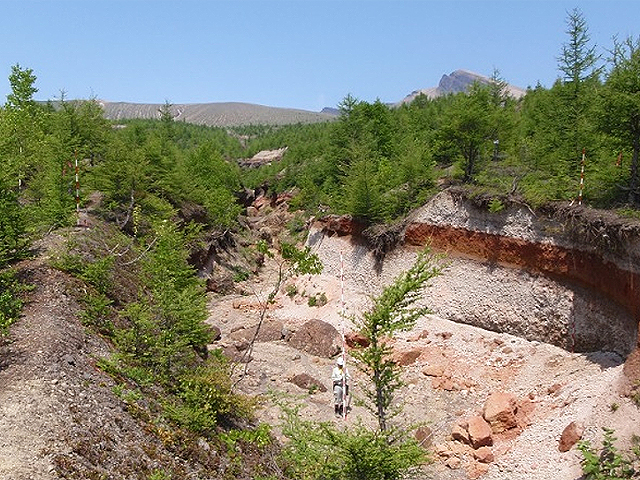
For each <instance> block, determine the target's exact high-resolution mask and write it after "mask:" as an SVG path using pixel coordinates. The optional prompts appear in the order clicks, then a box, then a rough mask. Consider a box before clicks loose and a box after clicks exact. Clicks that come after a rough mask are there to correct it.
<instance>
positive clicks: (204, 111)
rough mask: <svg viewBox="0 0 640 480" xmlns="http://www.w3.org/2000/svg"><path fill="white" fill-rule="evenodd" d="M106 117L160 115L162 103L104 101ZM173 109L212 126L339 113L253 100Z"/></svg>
mask: <svg viewBox="0 0 640 480" xmlns="http://www.w3.org/2000/svg"><path fill="white" fill-rule="evenodd" d="M100 104H101V105H102V107H103V108H104V112H105V116H106V118H108V119H110V120H122V119H132V118H153V119H158V118H160V110H161V109H162V108H163V105H162V104H149V103H146V104H142V103H127V102H106V101H101V102H100ZM171 112H172V114H173V116H174V119H175V120H176V121H182V122H187V123H195V124H199V125H208V126H212V127H233V126H240V125H289V124H297V123H316V122H326V121H329V120H333V119H334V118H335V115H333V114H331V113H323V112H310V111H307V110H297V109H293V108H278V107H267V106H264V105H255V104H250V103H238V102H221V103H191V104H175V105H172V106H171Z"/></svg>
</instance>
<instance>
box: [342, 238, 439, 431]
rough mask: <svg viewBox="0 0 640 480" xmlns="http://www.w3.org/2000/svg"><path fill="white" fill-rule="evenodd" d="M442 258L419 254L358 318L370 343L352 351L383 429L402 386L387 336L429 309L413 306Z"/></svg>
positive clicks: (361, 329) (359, 324) (360, 326)
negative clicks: (367, 382)
mask: <svg viewBox="0 0 640 480" xmlns="http://www.w3.org/2000/svg"><path fill="white" fill-rule="evenodd" d="M442 268H443V266H442V264H441V258H440V257H439V256H436V255H434V254H432V253H431V252H430V251H429V249H426V250H424V251H423V252H421V253H420V254H419V255H418V258H417V259H416V261H415V263H414V265H413V266H412V267H411V268H410V269H409V270H407V271H406V272H404V273H403V274H401V275H400V276H398V277H397V278H396V279H395V281H394V282H393V283H392V284H391V285H389V286H388V287H386V288H385V289H384V290H383V291H382V293H381V294H380V295H379V296H377V297H375V298H374V299H373V306H372V307H371V308H370V309H369V310H368V311H366V312H364V313H363V314H362V318H359V319H356V326H357V328H358V329H359V331H360V333H361V334H362V335H364V337H365V338H366V339H367V340H368V346H366V347H363V348H361V349H356V350H354V351H353V352H352V355H353V356H354V358H356V359H357V360H358V361H359V362H358V363H357V365H358V368H360V369H361V370H362V371H363V372H364V373H365V375H366V376H367V377H368V378H369V380H370V381H371V384H372V385H371V387H370V388H368V389H366V390H365V395H366V396H367V398H368V399H369V400H370V401H371V409H372V411H373V413H374V414H375V415H376V417H377V419H378V424H379V427H380V430H381V431H386V430H387V428H388V424H387V422H388V420H389V418H390V417H391V416H393V412H392V411H391V407H392V403H393V401H394V394H395V392H396V391H397V390H398V389H399V388H400V387H401V386H402V381H401V379H400V376H401V368H400V367H399V366H398V365H397V363H396V362H395V361H394V360H392V358H391V353H392V347H391V346H390V344H389V342H388V341H386V340H387V339H388V338H391V337H393V335H394V334H395V333H397V332H400V331H404V330H408V329H410V328H412V327H413V325H414V324H415V322H416V320H417V319H418V318H419V317H421V316H422V315H424V314H425V313H427V312H428V308H427V307H426V306H414V304H415V303H416V302H417V301H418V300H419V299H420V297H421V294H422V291H423V289H424V288H425V287H426V284H427V282H428V281H429V280H430V279H432V278H434V277H436V276H438V275H439V274H440V273H441V271H442Z"/></svg>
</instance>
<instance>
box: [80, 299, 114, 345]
mask: <svg viewBox="0 0 640 480" xmlns="http://www.w3.org/2000/svg"><path fill="white" fill-rule="evenodd" d="M82 303H83V304H84V309H83V310H82V312H80V320H81V321H82V323H83V325H86V326H91V327H95V328H96V329H97V331H98V332H99V333H102V334H104V335H109V336H111V335H113V333H114V326H113V322H112V321H111V308H110V307H111V304H112V303H113V302H112V301H111V300H110V299H109V298H108V297H107V296H106V295H104V294H103V293H98V294H89V295H87V296H85V297H82Z"/></svg>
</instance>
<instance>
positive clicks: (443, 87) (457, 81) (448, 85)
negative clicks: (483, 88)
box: [401, 70, 526, 103]
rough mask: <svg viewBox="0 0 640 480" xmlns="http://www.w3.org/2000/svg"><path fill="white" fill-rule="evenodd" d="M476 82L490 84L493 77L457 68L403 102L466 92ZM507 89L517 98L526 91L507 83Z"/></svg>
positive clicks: (411, 94) (407, 97) (414, 92)
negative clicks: (422, 97) (418, 97)
mask: <svg viewBox="0 0 640 480" xmlns="http://www.w3.org/2000/svg"><path fill="white" fill-rule="evenodd" d="M475 82H480V83H484V84H489V83H490V82H491V79H490V78H489V77H486V76H484V75H480V74H479V73H475V72H471V71H469V70H455V71H454V72H451V73H450V74H449V75H446V74H445V75H442V78H441V79H440V82H439V83H438V86H437V87H431V88H423V89H420V90H415V91H413V92H411V93H410V94H409V95H407V96H406V97H405V98H404V99H403V100H402V102H401V103H411V102H412V101H413V100H414V99H415V98H416V97H417V96H418V95H426V96H427V97H428V98H437V97H441V96H443V95H448V94H450V93H460V92H466V91H467V90H468V89H469V87H470V86H471V85H473V84H474V83H475ZM507 90H508V92H509V94H510V95H511V96H513V97H515V98H520V97H522V96H524V94H525V93H526V91H525V90H524V89H522V88H520V87H516V86H515V85H511V84H508V85H507Z"/></svg>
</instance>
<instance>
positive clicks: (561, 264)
mask: <svg viewBox="0 0 640 480" xmlns="http://www.w3.org/2000/svg"><path fill="white" fill-rule="evenodd" d="M405 241H406V242H407V243H408V244H409V245H417V246H423V245H426V244H427V243H430V244H431V246H432V247H433V248H434V249H438V250H443V251H446V252H451V254H453V255H458V256H464V257H466V258H470V259H474V260H477V261H482V262H489V263H496V264H501V265H504V266H508V267H512V268H520V269H524V270H526V271H528V272H534V273H543V274H545V275H548V276H550V277H551V278H554V279H557V280H558V281H561V282H570V283H577V284H578V285H582V286H584V287H587V288H592V289H594V290H595V291H597V292H600V293H603V294H604V295H606V296H607V297H609V298H611V299H612V300H614V301H616V302H618V303H619V304H620V305H622V306H623V307H625V308H626V309H628V310H629V312H630V313H631V314H632V315H633V316H634V317H640V274H638V273H636V272H633V271H628V270H624V269H622V268H620V267H619V266H618V265H616V264H615V263H613V262H610V261H607V260H604V259H603V258H602V257H601V256H600V255H598V254H597V253H593V252H585V251H582V250H575V249H569V248H566V247H562V246H558V245H552V244H544V243H532V242H527V241H525V240H522V239H519V238H513V237H506V236H499V235H494V234H487V233H483V232H476V231H469V230H465V229H462V228H454V227H443V226H439V225H428V224H424V223H422V224H412V225H409V226H408V227H407V229H406V231H405Z"/></svg>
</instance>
